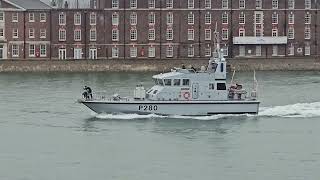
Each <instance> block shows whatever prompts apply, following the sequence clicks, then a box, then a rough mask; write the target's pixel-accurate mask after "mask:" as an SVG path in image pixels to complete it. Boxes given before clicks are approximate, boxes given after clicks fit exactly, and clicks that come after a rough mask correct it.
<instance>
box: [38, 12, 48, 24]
mask: <svg viewBox="0 0 320 180" xmlns="http://www.w3.org/2000/svg"><path fill="white" fill-rule="evenodd" d="M40 22H47V14H46V13H40Z"/></svg>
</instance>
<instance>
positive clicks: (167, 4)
mask: <svg viewBox="0 0 320 180" xmlns="http://www.w3.org/2000/svg"><path fill="white" fill-rule="evenodd" d="M166 7H167V8H173V0H167V3H166Z"/></svg>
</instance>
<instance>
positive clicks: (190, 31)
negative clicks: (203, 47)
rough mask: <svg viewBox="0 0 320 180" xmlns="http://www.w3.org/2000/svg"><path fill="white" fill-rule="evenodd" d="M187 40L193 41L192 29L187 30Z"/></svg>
mask: <svg viewBox="0 0 320 180" xmlns="http://www.w3.org/2000/svg"><path fill="white" fill-rule="evenodd" d="M188 40H189V41H193V40H194V29H188Z"/></svg>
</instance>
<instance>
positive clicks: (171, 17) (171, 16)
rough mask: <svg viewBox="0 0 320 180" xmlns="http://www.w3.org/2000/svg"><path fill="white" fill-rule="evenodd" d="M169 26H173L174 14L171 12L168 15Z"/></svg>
mask: <svg viewBox="0 0 320 180" xmlns="http://www.w3.org/2000/svg"><path fill="white" fill-rule="evenodd" d="M167 24H173V14H172V13H171V12H169V13H168V14H167Z"/></svg>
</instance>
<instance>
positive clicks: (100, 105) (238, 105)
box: [80, 100, 260, 116]
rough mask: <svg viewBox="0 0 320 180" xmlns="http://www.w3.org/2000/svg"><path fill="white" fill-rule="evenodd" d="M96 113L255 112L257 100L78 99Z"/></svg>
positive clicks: (257, 108)
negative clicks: (123, 100)
mask: <svg viewBox="0 0 320 180" xmlns="http://www.w3.org/2000/svg"><path fill="white" fill-rule="evenodd" d="M80 102H81V103H83V104H84V105H85V106H87V107H88V108H90V109H91V110H92V111H94V112H96V113H99V114H100V113H108V114H109V113H112V114H118V113H128V114H160V115H185V116H204V115H213V114H257V113H258V110H259V104H260V102H259V101H161V102H160V101H125V102H122V101H83V100H81V101H80Z"/></svg>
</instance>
